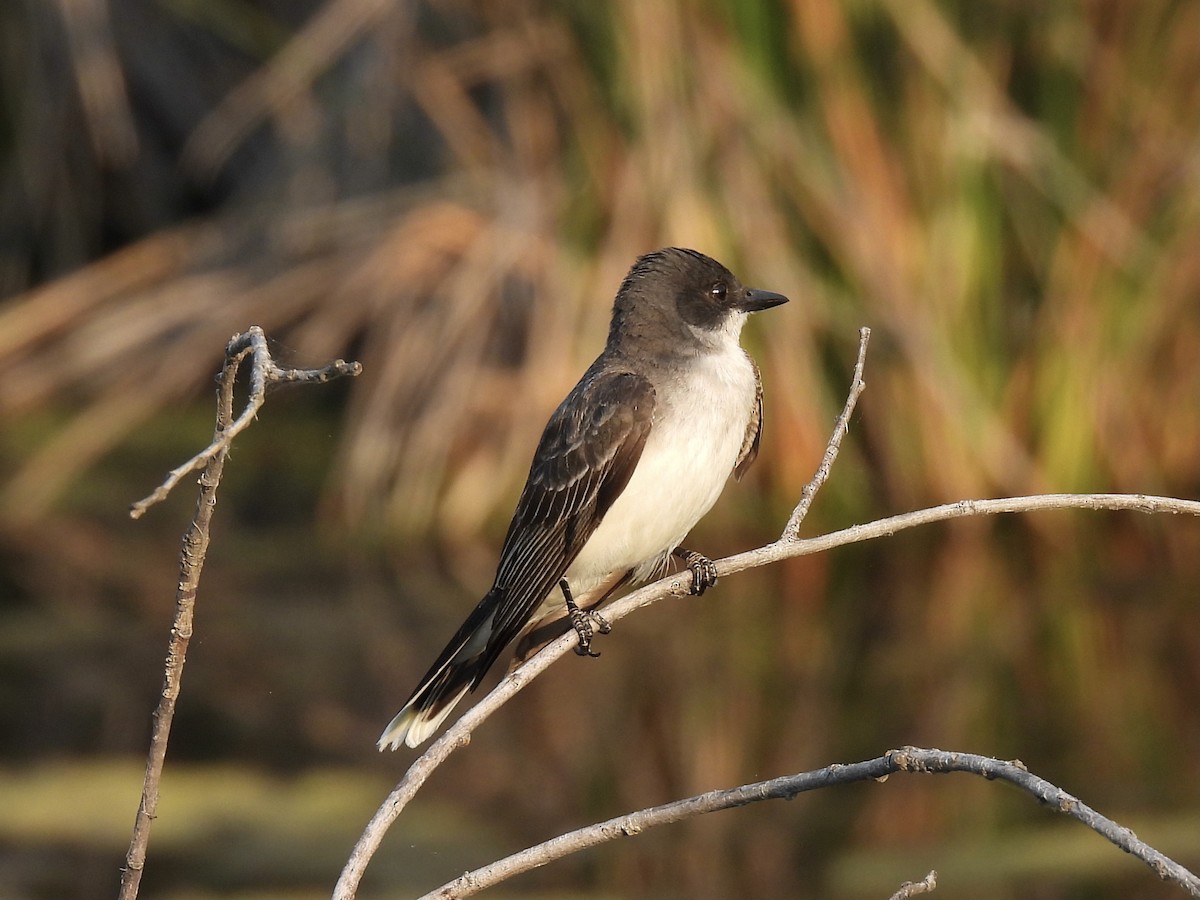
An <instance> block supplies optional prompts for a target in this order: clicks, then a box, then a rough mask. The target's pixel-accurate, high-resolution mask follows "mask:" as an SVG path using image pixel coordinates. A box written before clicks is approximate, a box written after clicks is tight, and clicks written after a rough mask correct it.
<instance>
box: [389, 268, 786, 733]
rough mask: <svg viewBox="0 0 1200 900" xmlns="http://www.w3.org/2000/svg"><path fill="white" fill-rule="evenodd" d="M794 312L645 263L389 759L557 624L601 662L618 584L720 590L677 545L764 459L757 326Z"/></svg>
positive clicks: (749, 292)
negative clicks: (760, 317) (487, 582)
mask: <svg viewBox="0 0 1200 900" xmlns="http://www.w3.org/2000/svg"><path fill="white" fill-rule="evenodd" d="M786 302H788V298H787V297H785V296H784V295H782V294H777V293H773V292H771V291H764V290H753V289H749V288H746V287H744V286H743V285H742V284H741V282H739V281H738V279H737V278H736V277H735V276H734V275H733V273H732V272H730V271H729V269H727V268H726V267H725V266H724V265H722V264H721V263H719V262H717V261H716V260H715V259H712V258H711V257H709V256H706V255H704V254H703V253H700V252H698V251H696V250H689V249H683V248H679V247H666V248H662V249H659V250H656V251H654V252H651V253H646V254H644V255H642V256H640V257H638V258H637V260H636V261H635V262H634V264H633V266H632V267H631V268H630V270H629V272H628V274H627V275H626V276H625V278H624V280H623V281H622V282H621V285H620V288H619V289H618V291H617V295H616V299H615V301H614V302H613V311H612V320H611V324H610V326H609V331H608V339H607V341H606V343H605V346H604V350H603V352H602V353H601V354H600V355H599V356H598V357H597V358H596V360H595V362H593V363H592V364H591V366H590V367H589V368H588V369H587V371H586V372H585V373H584V374H583V376H582V377H581V378H580V380H579V383H578V384H576V385H575V387H574V388H573V389H572V390H571V392H570V393H569V394H567V396H566V399H564V400H563V401H562V403H561V404H560V405H559V406H558V408H557V409H556V410H555V411H554V412H553V414H551V416H550V420H549V422H548V423H547V424H546V427H545V430H544V431H543V433H542V436H541V439H540V441H539V442H538V445H537V449H536V451H535V452H534V456H533V462H532V464H531V465H530V468H529V475H528V478H527V479H526V482H525V488H524V490H523V491H522V492H521V495H520V499H519V500H518V501H517V508H516V511H515V513H514V514H513V518H512V522H511V524H510V525H509V527H508V532H507V534H506V536H505V538H504V543H503V545H502V548H501V551H500V559H499V563H498V565H497V567H496V576H495V580H494V582H493V584H492V587H491V589H490V590H489V591H488V592H487V594H485V595H484V597H483V599H481V600H480V601H479V603H478V605H476V607H475V608H474V610H472V611H471V613H470V615H468V616H467V618H466V621H464V622H463V624H462V626H461V627H460V628H459V629H458V631H456V632H455V633H454V636H453V637H452V638H451V639H450V642H449V643H448V644H447V645H446V647H445V649H444V650H442V652H441V654H440V655H439V656H438V657H437V659H436V661H435V662H434V663H433V665H432V666H431V667H430V669H429V671H428V672H427V673H426V674H425V676H424V677H423V678H422V679H421V680H420V682H419V683H418V684H417V687H416V688H415V689H414V690H413V692H412V694H411V695H410V696H409V698H408V700H407V701H406V702H405V704H404V706H403V708H402V709H401V710H400V712H398V713H397V714H396V716H395V717H394V718H393V719H392V721H391V722H390V723H389V724H388V726H387V728H386V729H384V732H383V734H382V735H381V736H380V738H379V741H378V747H379V749H380V750H385V749H388V748H391V749H393V750H395V749H399V747H400V746H401V745H407V746H409V747H417V746H419V745H420V744H421V743H423V742H424V741H425V740H427V739H428V738H429V737H430V736H431V735H432V734H433V733H434V732H436V731H437V729H438V727H439V726H440V725H441V724H442V722H443V721H445V719H446V717H447V716H449V714H450V712H451V711H452V710H453V708H454V706H455V705H456V704H457V703H458V702H459V701H460V700H461V699H462V698H463V696H464V695H465V694H466V693H467V692H468V691H472V690H474V689H475V688H476V687H477V686H478V685H479V683H480V681H481V680H482V679H483V677H484V675H485V674H486V673H487V671H488V670H489V668H490V667H491V666H492V664H493V663H495V661H496V660H497V658H498V657H499V656H500V654H501V653H502V652H503V650H504V648H505V647H506V646H508V644H510V643H511V642H512V641H513V640H514V639H516V638H517V637H518V636H520V635H521V634H522V633H525V634H529V632H530V630H531V629H533V628H534V627H536V626H537V625H538V624H539V623H541V622H543V621H545V620H546V619H547V618H550V617H552V616H554V615H555V614H556V613H557V614H558V616H559V617H562V616H563V615H564V611H565V616H566V617H567V618H569V621H570V624H571V627H573V628H574V629H575V632H576V634H577V635H578V645H577V646H576V648H575V650H576V652H577V653H579V654H580V655H588V656H598V655H599V654H598V652H596V651H594V650H593V649H592V639H593V636H594V633H595V632H596V631H599V632H601V633H607V632H608V631H609V626H608V623H607V622H606V621H605V620H604V619H603V617H602V616H600V614H599V613H598V612H597V611H596V609H595V608H596V607H597V606H598V605H599V604H600V603H601V602H603V601H604V600H606V599H607V597H608V596H609V595H610V594H611V593H612V592H613V591H614V590H615V589H616V588H617V587H619V586H620V585H622V584H624V583H629V582H632V583H637V582H642V581H646V580H649V579H651V578H653V577H656V576H659V575H661V574H664V573H665V571H666V569H667V567H668V566H669V564H670V560H671V559H672V557H675V558H678V559H680V560H682V561H683V563H684V565H686V567H687V568H688V569H689V571H690V572H691V573H692V580H691V585H690V590H691V592H692V593H693V594H702V593H703V592H704V591H705V590H707V589H708V588H709V587H711V586H712V585H713V584H715V583H716V580H717V573H716V567H715V566H714V565H713V563H712V561H711V560H710V559H708V558H707V557H706V556H704V555H703V554H701V553H698V552H696V551H694V550H688V549H685V548H683V547H681V546H680V545H681V543H682V542H683V541H684V539H685V538H686V537H687V535H688V533H689V532H690V531H691V530H692V528H693V527H694V526H695V525H696V523H697V522H698V521H699V520H700V519H701V518H702V517H703V516H704V515H705V514H706V513H707V512H708V511H709V510H710V509H711V508H712V506H713V504H714V503H715V502H716V500H717V498H718V497H719V496H720V494H721V492H722V490H723V489H724V486H725V484H726V482H727V481H728V480H729V477H730V475H731V474H732V475H733V476H734V477H735V478H738V479H740V478H741V476H742V475H743V474H744V473H745V472H746V470H747V469H748V468H749V466H750V464H751V463H753V462H754V459H755V457H756V456H757V455H758V449H759V443H760V440H761V437H762V425H763V394H762V379H761V377H760V374H759V369H758V366H757V365H756V364H755V363H754V361H753V360H752V359H751V358H750V356H749V354H748V353H747V352H746V351H745V350H744V349H743V348H742V346H741V343H740V336H741V332H742V326H743V325H744V324H745V322H746V319H747V317H748V315H749V314H751V313H754V312H758V311H760V310H765V309H770V308H772V307H775V306H779V305H780V304H783V303H786ZM563 630H565V629H563Z"/></svg>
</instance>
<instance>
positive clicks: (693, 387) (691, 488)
mask: <svg viewBox="0 0 1200 900" xmlns="http://www.w3.org/2000/svg"><path fill="white" fill-rule="evenodd" d="M655 388H656V397H655V414H654V423H653V426H652V428H651V431H650V435H649V437H648V438H647V439H646V446H645V448H644V449H643V450H642V456H641V459H640V460H639V461H638V465H637V468H636V469H635V470H634V472H633V476H632V477H631V478H630V480H629V484H628V486H627V487H626V488H625V490H624V491H623V492H622V493H621V495H620V496H619V497H618V498H617V500H616V501H615V502H614V503H613V505H612V507H611V508H610V509H609V511H608V513H607V515H605V517H604V520H603V521H602V522H601V523H600V526H599V527H598V528H597V529H596V531H595V533H594V534H593V535H592V537H591V538H590V539H589V540H588V542H587V544H585V545H584V548H583V550H582V551H581V552H580V554H579V556H578V557H577V558H576V560H575V562H574V563H573V564H572V565H571V567H570V568H569V569H568V570H567V573H566V575H567V580H568V582H570V583H571V585H572V587H576V592H577V593H582V592H584V591H586V590H588V589H590V587H592V586H594V585H596V584H598V583H599V582H600V581H602V580H603V579H604V578H605V577H606V576H608V575H610V574H612V573H615V572H624V571H626V570H628V569H634V570H635V573H634V576H635V578H638V579H643V578H648V577H650V576H652V575H653V574H655V570H656V569H657V568H658V566H659V565H660V564H661V562H662V560H663V557H664V555H665V554H668V553H669V552H670V551H671V550H674V549H675V548H676V547H677V546H679V544H680V542H681V541H683V539H684V538H685V537H686V536H687V533H688V532H689V531H691V530H692V527H693V526H694V525H695V524H696V523H697V522H698V521H700V519H701V517H703V516H704V514H705V513H707V512H708V511H709V509H711V508H712V505H713V504H714V503H716V501H717V498H718V497H719V496H720V495H721V491H722V489H723V488H724V486H725V482H726V481H727V480H728V479H729V475H730V473H731V472H732V471H733V467H734V465H735V464H736V462H737V457H738V453H739V451H740V450H741V448H742V443H743V441H744V440H745V436H746V427H747V425H748V424H749V421H750V416H751V413H752V412H753V408H754V403H755V379H754V370H753V368H752V366H751V363H750V360H749V358H747V356H746V354H745V352H744V351H743V350H742V349H741V347H740V346H738V345H737V344H736V343H732V342H731V345H730V346H729V348H728V349H727V350H722V352H720V353H709V354H704V355H702V356H699V357H696V358H695V359H694V360H692V361H691V362H690V365H689V368H688V369H687V370H685V373H684V374H682V375H681V376H680V377H677V378H672V380H671V381H669V382H665V383H662V384H657V385H656V386H655Z"/></svg>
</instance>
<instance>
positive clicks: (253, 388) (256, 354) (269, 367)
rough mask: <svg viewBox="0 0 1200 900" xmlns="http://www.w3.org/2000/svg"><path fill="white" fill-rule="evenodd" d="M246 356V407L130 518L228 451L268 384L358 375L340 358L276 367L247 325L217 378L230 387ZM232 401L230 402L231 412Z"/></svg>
mask: <svg viewBox="0 0 1200 900" xmlns="http://www.w3.org/2000/svg"><path fill="white" fill-rule="evenodd" d="M247 356H252V357H253V359H252V361H251V369H250V395H249V397H247V398H246V408H245V409H243V410H242V413H241V415H239V416H238V417H237V421H235V422H234V423H233V425H231V426H229V427H228V428H226V429H225V430H218V432H217V434H215V435H214V436H213V440H212V443H211V444H209V445H208V446H207V447H205V448H204V449H203V450H201V451H200V452H199V453H197V454H196V455H195V456H193V457H192V458H191V459H189V460H188V461H187V462H185V463H184V464H183V465H181V466H179V467H178V468H175V469H172V470H171V471H170V473H169V474H168V475H167V480H166V481H164V482H163V483H162V484H160V485H159V486H158V487H157V488H155V490H154V492H153V493H152V494H150V495H149V496H148V497H144V498H143V499H141V500H139V501H137V503H134V504H133V505H132V506H130V507H129V515H130V517H131V518H134V519H140V518H141V517H142V514H143V513H145V512H146V510H147V509H149V508H150V507H151V506H153V505H154V504H156V503H161V502H162V501H163V500H165V499H166V497H167V494H169V493H171V490H172V489H173V488H174V487H175V485H177V484H179V482H180V480H181V479H182V478H183V477H184V476H185V475H187V474H188V473H189V472H194V471H195V470H196V469H199V468H200V467H201V466H204V465H207V464H208V462H209V460H211V459H213V458H215V457H216V456H217V455H218V454H219V453H224V452H225V451H226V450H228V448H229V445H230V443H232V441H233V439H234V438H235V437H237V436H238V435H239V434H241V433H242V431H244V430H245V429H246V427H247V426H248V425H249V424H250V423H251V422H252V421H253V420H254V417H255V416H257V415H258V411H259V410H260V409H261V408H262V405H263V403H264V402H265V401H266V394H267V388H268V387H269V386H270V385H272V384H283V383H289V384H291V383H317V384H324V383H325V382H326V381H331V380H332V379H334V378H340V377H342V376H346V375H348V376H354V375H358V374H360V373H361V372H362V365H361V364H359V363H357V362H350V363H348V362H346V361H345V360H341V359H337V360H334V361H333V362H331V363H330V364H329V365H327V366H322V367H321V368H319V369H283V368H280V367H279V366H278V365H276V363H275V360H274V359H272V357H271V351H270V349H269V348H268V347H267V338H266V336H265V335H264V334H263V330H262V329H261V328H259V327H258V326H257V325H251V326H250V327H249V328H248V329H247V330H246V331H245V332H243V333H242V334H235V335H234V336H233V339H232V340H230V342H229V345H228V346H227V347H226V348H225V368H224V369H223V370H222V375H221V377H222V378H226V379H227V380H228V382H229V383H230V384H232V383H233V380H234V378H236V376H237V368H238V366H239V365H240V364H241V362H242V360H244V359H245V358H246V357H247ZM231 367H232V374H227V373H229V372H230V370H231ZM232 402H233V401H232V399H231V400H230V408H231V409H232Z"/></svg>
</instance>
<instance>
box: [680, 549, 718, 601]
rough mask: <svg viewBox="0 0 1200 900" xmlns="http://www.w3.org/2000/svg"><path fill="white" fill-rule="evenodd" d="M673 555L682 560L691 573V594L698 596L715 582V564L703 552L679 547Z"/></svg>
mask: <svg viewBox="0 0 1200 900" xmlns="http://www.w3.org/2000/svg"><path fill="white" fill-rule="evenodd" d="M675 555H676V556H678V557H679V558H680V559H682V560H683V564H684V565H685V566H687V568H688V571H689V572H691V573H692V587H691V592H692V593H693V594H695V595H697V596H699V595H700V594H703V593H704V592H705V591H707V590H708V589H709V588H710V587H712V586H713V585H715V584H716V583H717V566H716V564H715V563H714V562H713V561H712V560H711V559H709V558H708V557H707V556H705V555H704V554H703V553H697V552H696V551H695V550H684V549H683V548H682V547H681V548H679V549H678V550H676V551H675Z"/></svg>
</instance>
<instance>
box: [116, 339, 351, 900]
mask: <svg viewBox="0 0 1200 900" xmlns="http://www.w3.org/2000/svg"><path fill="white" fill-rule="evenodd" d="M248 356H249V357H252V365H251V368H250V378H249V380H250V397H249V399H248V400H247V402H246V408H245V409H244V410H243V411H242V414H241V415H240V416H238V418H237V421H232V420H233V390H234V386H235V384H236V382H237V374H238V369H239V368H240V367H241V364H242V361H243V360H245V359H246V358H247V357H248ZM361 371H362V367H361V366H360V365H359V364H358V363H345V362H343V361H342V360H340V359H339V360H337V361H336V362H334V363H331V364H330V365H328V366H325V367H324V368H321V369H281V368H279V367H278V366H277V365H276V364H275V361H274V360H273V359H272V358H271V354H270V351H269V350H268V349H267V339H266V337H265V336H264V335H263V331H262V329H261V328H259V327H258V326H257V325H254V326H251V327H250V329H249V330H247V331H246V332H245V333H244V334H239V335H235V336H234V337H233V339H232V340H231V341H230V342H229V345H228V347H227V348H226V350H225V364H224V365H223V366H222V368H221V373H220V374H219V375H218V376H217V383H218V385H219V387H218V389H217V421H216V427H215V429H214V431H213V439H212V443H210V444H209V445H208V447H207V448H205V449H204V450H203V451H202V452H200V453H198V454H197V455H196V456H194V457H193V458H192V459H191V460H189V461H188V462H186V463H184V464H183V465H182V466H180V467H179V468H178V469H175V470H173V471H172V472H171V474H170V475H169V476H168V477H167V480H166V481H165V482H163V484H162V485H161V486H160V487H159V488H158V489H157V490H156V491H155V492H154V493H153V494H151V495H150V496H149V497H147V498H146V499H144V500H140V501H138V502H137V503H135V504H134V505H133V507H132V509H131V510H130V515H131V516H133V518H135V519H136V518H138V517H139V516H140V515H141V514H142V513H143V512H145V511H146V510H147V509H148V508H149V507H150V506H152V505H153V504H155V503H158V502H159V501H160V500H162V499H163V498H164V497H166V496H167V494H168V493H169V492H170V490H171V488H173V487H174V486H175V485H176V484H178V483H179V480H180V479H181V478H183V476H184V475H186V474H187V473H188V472H191V471H193V470H194V469H198V468H200V467H201V466H203V467H204V472H203V473H202V474H201V476H200V496H199V498H198V499H197V500H196V513H195V515H194V516H193V517H192V522H191V524H190V525H189V526H188V529H187V531H186V532H185V533H184V536H183V550H182V553H181V555H180V560H179V587H178V588H177V590H176V594H175V621H174V623H173V624H172V626H171V639H170V641H169V643H168V645H167V661H166V666H165V669H166V674H165V676H164V681H163V689H162V695H161V696H160V697H159V701H158V707H157V708H156V709H155V710H154V717H153V718H154V724H153V728H152V729H151V734H150V750H149V752H148V753H147V756H146V775H145V779H144V781H143V784H142V797H141V801H140V802H139V804H138V811H137V817H136V818H135V819H134V824H133V836H132V837H131V839H130V842H129V850H128V851H127V852H126V855H125V866H124V867H123V868H122V870H121V889H120V894H119V898H120V900H133V898H135V897H137V894H138V889H139V887H140V885H141V880H142V870H143V869H144V868H145V865H146V848H147V846H148V845H149V842H150V824H151V823H152V822H153V821H154V818H155V816H156V814H157V810H158V790H159V784H160V782H161V780H162V771H163V764H164V762H165V760H166V756H167V742H168V740H169V739H170V734H171V721H172V719H174V717H175V703H176V700H177V699H178V697H179V689H180V683H181V681H182V678H183V664H184V660H185V658H186V657H187V649H188V642H189V641H190V640H191V637H192V619H193V612H194V609H195V605H196V594H197V591H198V590H199V587H200V573H201V571H202V570H203V569H204V558H205V555H206V554H207V552H208V540H209V523H210V522H211V521H212V515H213V511H214V510H215V509H216V506H217V485H219V484H220V483H221V473H222V470H223V469H224V466H225V457H226V455H227V454H228V452H229V446H230V443H231V442H232V441H233V438H234V437H235V436H236V435H237V434H238V433H239V432H240V431H242V430H243V429H244V428H245V427H246V426H247V425H249V424H250V422H251V421H253V419H254V416H255V414H256V413H257V412H258V410H259V408H260V407H261V406H262V405H263V401H264V399H265V394H266V389H267V386H268V385H270V384H274V383H276V382H284V381H287V382H325V381H328V380H329V379H330V378H335V377H337V376H339V375H357V374H358V373H359V372H361ZM231 423H232V424H231Z"/></svg>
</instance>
